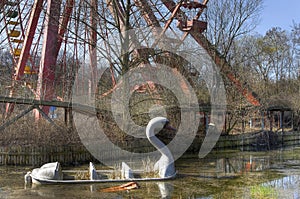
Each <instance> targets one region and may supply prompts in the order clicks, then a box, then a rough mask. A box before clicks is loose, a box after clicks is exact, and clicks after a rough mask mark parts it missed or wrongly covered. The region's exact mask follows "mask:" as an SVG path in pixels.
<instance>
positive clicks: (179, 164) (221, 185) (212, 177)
mask: <svg viewBox="0 0 300 199" xmlns="http://www.w3.org/2000/svg"><path fill="white" fill-rule="evenodd" d="M175 165H176V169H177V172H178V175H177V177H176V178H175V179H173V180H168V181H164V182H140V183H139V186H140V188H139V189H134V190H131V191H121V192H110V193H106V192H103V189H105V188H108V187H112V186H117V185H120V184H112V183H108V184H107V183H105V184H85V185H38V186H37V185H25V183H24V174H25V173H26V172H27V171H29V170H32V168H29V167H20V166H1V167H0V172H1V175H0V198H22V199H23V198H31V199H32V198H135V199H136V198H205V199H207V198H228V199H229V198H300V147H294V148H289V149H282V150H276V151H269V152H241V151H234V150H232V151H228V150H227V151H221V150H220V151H217V150H216V151H213V152H211V153H210V154H209V155H208V156H207V157H206V158H204V159H199V158H198V157H197V156H192V155H188V156H184V157H182V158H181V159H179V160H177V161H176V163H175ZM83 166H84V167H87V165H83ZM96 167H97V166H96Z"/></svg>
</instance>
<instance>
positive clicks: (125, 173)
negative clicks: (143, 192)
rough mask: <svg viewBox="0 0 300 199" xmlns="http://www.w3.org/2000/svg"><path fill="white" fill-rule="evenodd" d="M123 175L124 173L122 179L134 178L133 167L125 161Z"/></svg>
mask: <svg viewBox="0 0 300 199" xmlns="http://www.w3.org/2000/svg"><path fill="white" fill-rule="evenodd" d="M121 175H122V179H131V178H133V172H132V169H131V168H130V167H129V166H128V165H127V164H126V163H125V162H122V169H121Z"/></svg>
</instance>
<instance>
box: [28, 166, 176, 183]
mask: <svg viewBox="0 0 300 199" xmlns="http://www.w3.org/2000/svg"><path fill="white" fill-rule="evenodd" d="M116 173H118V175H116ZM156 176H157V177H156ZM156 176H155V174H153V177H147V176H145V177H143V171H141V170H135V171H134V170H132V169H131V168H130V167H129V166H128V165H127V164H126V163H124V162H122V168H121V170H120V171H115V170H96V169H95V166H94V164H93V163H92V162H90V164H89V169H88V170H86V171H82V170H62V168H61V165H60V163H59V162H52V163H47V164H44V165H43V166H41V167H40V168H36V169H33V170H32V171H31V172H28V173H27V174H26V175H25V182H26V183H33V184H76V183H106V182H132V181H157V180H167V179H171V178H174V177H175V176H176V172H175V173H173V174H172V175H168V176H159V175H158V173H156ZM112 177H114V178H112Z"/></svg>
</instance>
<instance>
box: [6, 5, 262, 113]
mask: <svg viewBox="0 0 300 199" xmlns="http://www.w3.org/2000/svg"><path fill="white" fill-rule="evenodd" d="M27 1H28V0H26V1H24V2H25V3H27ZM16 2H18V1H15V2H13V1H12V0H11V1H4V3H2V4H3V5H1V7H2V8H3V10H5V9H4V8H6V9H7V10H12V11H16V10H17V16H19V22H18V23H17V22H15V23H13V21H12V20H11V19H12V18H8V16H7V15H6V14H7V13H8V12H4V11H3V13H4V17H3V22H4V24H5V29H6V33H7V39H8V40H9V45H10V49H11V51H12V54H13V56H14V60H15V63H14V64H15V66H16V67H15V71H14V72H13V81H12V89H11V91H10V96H14V95H15V89H14V87H15V86H16V82H18V81H20V80H22V79H23V77H24V75H26V74H27V75H33V74H36V75H38V80H37V82H36V84H37V85H36V89H33V92H34V93H35V98H36V99H41V100H50V101H51V100H53V98H55V97H56V95H55V67H56V64H57V63H56V62H57V59H58V56H59V52H60V51H61V49H62V48H63V47H62V46H63V43H64V42H65V43H67V42H68V41H67V39H66V35H68V32H69V31H70V28H68V27H69V26H70V24H71V23H72V22H71V18H72V15H73V14H74V13H75V12H78V13H79V12H80V10H76V8H75V4H76V1H75V0H65V1H63V0H47V1H44V0H35V1H34V2H33V4H32V7H31V9H30V12H27V13H25V12H22V8H21V4H20V3H19V4H18V3H16ZM128 2H130V1H128ZM208 2H209V1H208V0H204V1H203V2H199V1H197V0H195V1H190V0H181V1H179V2H175V1H173V0H161V1H160V2H159V3H160V4H159V6H160V8H162V9H160V8H158V7H156V6H157V5H156V4H155V3H154V2H153V1H152V0H134V1H133V5H134V6H135V7H136V10H138V12H140V13H141V14H140V16H142V17H143V20H144V21H145V22H146V24H147V26H148V27H150V28H152V30H153V35H154V36H155V42H154V44H156V43H157V42H159V40H161V39H162V38H163V37H164V33H165V32H166V31H168V30H171V31H173V29H174V28H175V26H174V23H175V22H174V21H177V25H176V27H177V28H178V29H179V30H180V31H182V33H183V34H181V35H180V36H179V41H181V42H183V41H184V40H185V38H186V37H187V36H188V35H190V36H191V37H192V38H193V39H194V40H195V41H196V42H197V43H198V44H199V45H200V46H202V47H203V48H204V49H205V50H206V51H207V53H208V54H209V55H210V57H211V58H212V59H213V60H214V62H215V63H216V65H217V66H218V67H219V68H220V71H221V72H222V73H224V74H225V76H226V77H227V78H228V79H229V80H230V81H231V82H232V83H233V85H235V87H236V88H237V90H238V91H239V92H241V93H242V95H243V96H245V98H246V99H247V100H248V101H249V102H250V103H251V104H252V105H254V106H259V105H260V103H259V101H258V100H257V99H256V98H255V97H254V95H253V93H252V91H251V90H250V89H249V88H247V87H245V86H243V85H242V84H241V82H240V81H239V80H238V79H237V78H236V77H235V76H234V75H233V74H234V73H233V72H232V71H231V67H230V65H229V64H228V63H227V61H226V60H225V58H223V57H222V56H221V55H220V53H219V52H218V51H217V50H216V49H215V48H214V47H213V45H212V44H211V43H210V42H209V41H208V39H207V38H206V37H205V35H204V34H203V32H205V30H206V28H207V22H206V21H204V20H202V19H200V17H201V15H202V13H203V12H204V11H205V9H208V8H207V6H208ZM25 3H23V5H25ZM80 3H81V1H80ZM84 3H87V4H88V6H89V7H90V9H89V14H90V16H89V17H88V16H87V13H85V17H86V18H87V19H88V22H87V21H85V22H84V23H85V26H86V27H87V28H88V31H87V32H88V33H85V34H86V35H87V36H86V38H87V40H88V41H87V44H88V47H87V48H88V52H89V61H90V67H91V73H90V75H91V77H90V78H91V79H92V81H91V82H95V81H94V79H95V78H96V77H97V41H98V40H99V36H98V35H99V34H98V32H97V31H98V30H97V29H98V28H99V24H97V23H99V19H98V18H97V17H99V16H98V15H99V12H100V10H99V7H101V6H103V5H104V3H103V2H102V3H101V2H99V1H98V0H90V1H87V0H86V1H84ZM105 4H106V6H107V11H108V12H109V13H110V15H111V16H112V17H113V18H114V19H117V20H116V21H118V23H119V25H120V29H126V28H128V27H126V26H128V24H126V23H127V21H126V20H127V19H126V14H127V13H126V10H124V2H123V3H122V1H117V0H107V1H106V2H105ZM8 7H9V9H8ZM45 7H46V9H45ZM62 7H63V9H62ZM14 9H15V10H14ZM23 9H24V8H23ZM103 10H105V8H104V7H102V12H104V11H103ZM162 10H163V11H162ZM189 10H193V13H194V15H193V16H189V12H190V11H189ZM107 11H106V12H107ZM43 12H44V21H43V30H42V31H41V30H37V29H38V26H39V23H40V22H39V20H40V19H39V18H40V16H41V14H42V13H43ZM163 12H164V13H163ZM15 13H16V12H14V14H15ZM24 13H25V15H29V16H27V18H26V19H27V20H26V22H25V21H23V20H22V15H24ZM166 13H167V14H166ZM158 17H160V18H158ZM73 18H74V19H73V20H76V19H75V18H76V17H73ZM136 20H137V21H138V19H136ZM9 23H11V24H9ZM87 23H88V25H87ZM105 23H106V22H105ZM10 25H12V26H14V28H11V27H10ZM73 25H74V24H73ZM24 26H25V27H24ZM74 27H75V28H76V24H75V25H74ZM17 28H18V30H17ZM157 28H160V29H162V31H160V32H156V31H155V30H156V29H157ZM9 31H11V32H9ZM17 31H19V32H17ZM37 31H41V32H42V33H39V36H38V37H39V38H36V37H37V36H36V35H37ZM100 32H102V33H105V30H100ZM106 34H107V32H106ZM41 35H43V38H40V37H41ZM14 36H16V37H14ZM14 39H15V40H14ZM37 39H38V40H42V42H40V43H41V44H42V47H41V51H40V52H39V54H40V55H41V57H40V62H39V65H38V68H37V67H36V68H33V67H31V68H30V67H29V66H27V63H28V60H30V59H31V56H32V55H31V51H32V48H33V46H34V40H37ZM100 39H102V38H100ZM73 42H74V43H77V42H78V40H77V39H75V40H74V41H73ZM12 43H14V44H15V43H17V47H14V46H13V45H12ZM178 45H180V42H178ZM64 51H66V50H64ZM74 51H76V50H74ZM139 53H141V51H140V52H139ZM144 53H149V52H147V51H146V52H144ZM33 62H34V61H33ZM110 68H111V70H110V71H111V73H112V74H111V77H112V81H113V82H115V80H114V74H113V73H114V72H113V71H114V70H113V69H112V66H110ZM113 84H115V83H113ZM95 86H96V85H92V88H93V89H94V87H95ZM13 107H14V106H13V104H11V103H10V104H7V107H6V113H7V114H8V115H9V114H10V113H11V112H12V111H13ZM48 109H49V107H46V106H45V107H43V110H44V111H45V112H46V113H47V112H48Z"/></svg>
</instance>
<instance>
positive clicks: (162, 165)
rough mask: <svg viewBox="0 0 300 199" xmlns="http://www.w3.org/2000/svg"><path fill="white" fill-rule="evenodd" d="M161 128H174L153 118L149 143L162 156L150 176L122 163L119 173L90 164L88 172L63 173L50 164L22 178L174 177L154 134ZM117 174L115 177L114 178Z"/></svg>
mask: <svg viewBox="0 0 300 199" xmlns="http://www.w3.org/2000/svg"><path fill="white" fill-rule="evenodd" d="M163 128H166V129H172V130H173V128H172V127H170V126H169V121H168V120H167V119H166V118H164V117H156V118H153V119H152V120H151V121H150V122H149V123H148V125H147V128H146V136H147V138H148V140H149V141H150V143H151V144H152V145H153V146H154V147H155V148H156V149H157V150H158V151H159V152H160V153H161V157H160V159H159V160H158V161H157V162H156V163H155V165H154V167H153V170H151V171H150V172H149V171H148V174H149V173H151V175H144V174H145V172H144V171H142V170H132V169H131V168H130V167H129V166H128V165H127V164H126V163H125V162H122V166H121V169H120V170H119V171H116V170H96V169H95V166H94V164H93V163H90V164H89V169H88V170H87V171H76V170H72V171H71V170H62V168H61V165H60V163H59V162H51V163H47V164H44V165H43V166H41V167H40V168H36V169H33V170H32V171H31V172H28V173H27V174H26V175H25V182H26V183H30V182H32V183H34V184H59V183H64V184H71V183H104V182H131V181H150V180H152V181H153V180H167V179H171V178H174V177H175V176H176V171H175V166H174V159H173V155H172V153H171V151H170V150H169V149H168V147H167V146H166V145H165V144H164V143H163V142H161V141H160V140H159V139H158V138H157V137H156V136H155V134H156V133H157V132H158V131H160V130H162V129H163ZM78 173H79V174H81V175H80V177H78ZM116 173H117V174H118V175H116ZM149 176H150V177H149Z"/></svg>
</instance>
